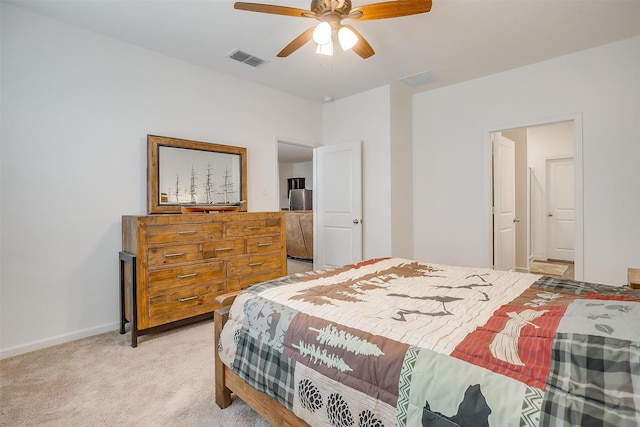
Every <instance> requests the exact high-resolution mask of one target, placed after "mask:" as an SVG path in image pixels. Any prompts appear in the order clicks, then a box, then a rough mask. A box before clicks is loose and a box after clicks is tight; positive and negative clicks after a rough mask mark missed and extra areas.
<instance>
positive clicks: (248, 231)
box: [225, 218, 281, 237]
mask: <svg viewBox="0 0 640 427" xmlns="http://www.w3.org/2000/svg"><path fill="white" fill-rule="evenodd" d="M280 230H281V228H280V218H274V219H257V220H253V221H235V222H229V223H227V224H225V236H227V237H244V236H259V235H263V234H280Z"/></svg>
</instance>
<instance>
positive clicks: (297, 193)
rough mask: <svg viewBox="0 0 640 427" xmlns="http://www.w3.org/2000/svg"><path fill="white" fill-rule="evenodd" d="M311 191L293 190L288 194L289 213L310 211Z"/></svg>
mask: <svg viewBox="0 0 640 427" xmlns="http://www.w3.org/2000/svg"><path fill="white" fill-rule="evenodd" d="M311 193H312V191H311V190H305V189H295V190H291V191H290V192H289V210H290V211H309V210H311V209H312V201H311Z"/></svg>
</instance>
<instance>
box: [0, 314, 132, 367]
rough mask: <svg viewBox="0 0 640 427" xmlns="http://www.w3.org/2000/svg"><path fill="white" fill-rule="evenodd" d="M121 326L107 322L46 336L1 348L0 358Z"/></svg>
mask: <svg viewBox="0 0 640 427" xmlns="http://www.w3.org/2000/svg"><path fill="white" fill-rule="evenodd" d="M119 328H120V323H119V322H114V323H107V324H105V325H102V326H97V327H95V328H89V329H83V330H81V331H76V332H71V333H69V334H63V335H58V336H55V337H52V338H46V339H43V340H40V341H34V342H31V343H28V344H22V345H17V346H15V347H10V348H7V349H1V350H0V360H2V359H6V358H7V357H13V356H19V355H21V354H25V353H30V352H32V351H36V350H42V349H43V348H47V347H53V346H54V345H58V344H64V343H67V342H71V341H75V340H79V339H82V338H87V337H92V336H94V335H100V334H104V333H105V332H111V331H115V330H118V329H119Z"/></svg>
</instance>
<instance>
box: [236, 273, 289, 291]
mask: <svg viewBox="0 0 640 427" xmlns="http://www.w3.org/2000/svg"><path fill="white" fill-rule="evenodd" d="M279 277H282V270H274V271H269V272H266V273H260V274H258V275H256V276H251V277H242V278H238V279H230V280H228V281H227V292H235V291H241V290H243V289H246V288H248V287H249V286H251V285H255V284H256V283H261V282H264V281H267V280H273V279H277V278H279Z"/></svg>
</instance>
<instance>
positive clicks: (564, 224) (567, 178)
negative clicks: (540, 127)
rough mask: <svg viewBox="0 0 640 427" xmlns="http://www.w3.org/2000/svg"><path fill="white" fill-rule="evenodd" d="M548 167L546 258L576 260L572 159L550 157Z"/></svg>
mask: <svg viewBox="0 0 640 427" xmlns="http://www.w3.org/2000/svg"><path fill="white" fill-rule="evenodd" d="M546 165H547V167H546V169H547V195H548V196H547V258H551V259H557V260H562V261H573V258H574V255H573V254H574V246H575V244H574V243H575V237H574V230H575V217H576V213H575V211H576V207H575V203H576V201H575V194H574V180H575V173H574V165H573V158H572V157H571V158H564V159H549V160H547V162H546Z"/></svg>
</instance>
